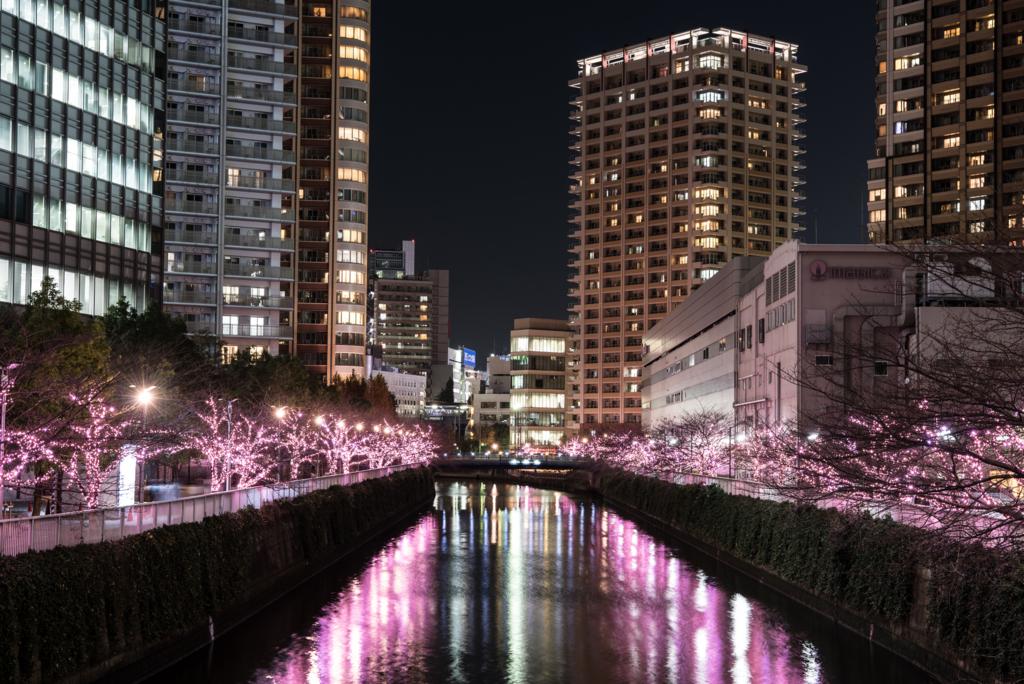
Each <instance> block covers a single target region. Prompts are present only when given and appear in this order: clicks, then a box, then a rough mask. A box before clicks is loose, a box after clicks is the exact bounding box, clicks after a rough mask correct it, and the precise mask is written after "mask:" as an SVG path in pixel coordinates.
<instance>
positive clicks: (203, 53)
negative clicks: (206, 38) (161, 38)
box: [167, 45, 220, 65]
mask: <svg viewBox="0 0 1024 684" xmlns="http://www.w3.org/2000/svg"><path fill="white" fill-rule="evenodd" d="M167 59H168V60H170V61H172V62H188V63H190V64H213V65H219V64H220V53H218V52H214V51H212V50H181V49H178V48H176V47H174V46H173V45H171V46H168V47H167Z"/></svg>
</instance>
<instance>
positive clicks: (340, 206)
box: [296, 0, 370, 380]
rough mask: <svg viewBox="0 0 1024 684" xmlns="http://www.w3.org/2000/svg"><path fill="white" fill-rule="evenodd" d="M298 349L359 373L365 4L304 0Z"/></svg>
mask: <svg viewBox="0 0 1024 684" xmlns="http://www.w3.org/2000/svg"><path fill="white" fill-rule="evenodd" d="M301 24H302V32H301V33H302V36H301V58H300V59H301V65H302V66H301V69H300V74H299V84H300V86H299V89H300V93H299V96H300V101H299V117H300V120H299V129H300V130H299V151H300V154H299V245H298V311H297V317H298V321H297V322H298V334H297V339H296V342H297V347H296V348H297V353H298V355H299V358H300V359H301V360H302V361H303V362H304V363H305V364H306V365H307V366H309V367H310V368H311V369H313V370H314V371H316V372H318V373H319V374H321V375H322V376H323V377H324V378H325V379H327V380H330V379H332V378H334V377H335V376H340V377H345V376H349V375H360V376H361V375H363V373H364V365H365V364H364V360H365V353H366V261H367V258H366V240H367V235H366V230H367V188H368V185H367V180H368V175H369V142H370V2H369V0H344V1H343V2H342V1H341V0H328V1H326V2H308V1H304V2H303V3H302V18H301Z"/></svg>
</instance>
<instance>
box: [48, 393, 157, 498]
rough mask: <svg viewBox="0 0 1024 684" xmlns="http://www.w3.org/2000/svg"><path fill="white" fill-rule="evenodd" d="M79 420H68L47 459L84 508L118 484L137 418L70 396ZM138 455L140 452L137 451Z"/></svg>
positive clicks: (86, 399) (99, 403) (104, 404)
mask: <svg viewBox="0 0 1024 684" xmlns="http://www.w3.org/2000/svg"><path fill="white" fill-rule="evenodd" d="M71 402H72V404H73V405H76V406H77V407H78V408H79V409H80V411H81V419H80V420H76V421H74V422H71V423H70V424H69V425H68V427H67V431H66V433H65V434H64V436H63V437H61V438H59V439H57V440H55V443H56V445H57V448H56V449H54V450H53V451H52V452H51V454H50V458H49V461H50V462H51V463H52V464H53V465H54V466H55V467H56V468H57V469H58V470H59V471H60V473H61V474H62V475H63V483H64V485H65V486H66V487H67V488H68V489H69V490H70V491H72V492H74V493H76V494H78V495H79V496H80V497H81V499H82V502H83V503H84V506H85V507H86V508H96V507H98V506H99V505H100V497H101V495H102V494H103V493H104V492H107V493H113V492H115V491H116V490H117V487H118V473H119V470H120V467H121V461H122V460H123V459H124V456H125V450H126V448H127V447H128V446H129V445H130V443H131V440H130V437H131V435H132V434H133V433H134V432H135V430H136V419H135V417H134V415H133V414H132V413H131V412H126V411H118V410H117V409H115V408H114V407H113V406H111V405H110V404H107V403H106V402H104V401H102V400H101V399H99V398H80V397H77V396H72V397H71ZM140 455H141V454H140Z"/></svg>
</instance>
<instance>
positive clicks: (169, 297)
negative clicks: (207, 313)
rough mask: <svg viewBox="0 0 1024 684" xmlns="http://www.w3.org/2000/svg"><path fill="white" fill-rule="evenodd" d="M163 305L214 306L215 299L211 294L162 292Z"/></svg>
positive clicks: (175, 291)
mask: <svg viewBox="0 0 1024 684" xmlns="http://www.w3.org/2000/svg"><path fill="white" fill-rule="evenodd" d="M164 303H165V304H200V305H202V306H216V305H217V297H216V296H215V295H214V294H213V293H212V292H184V291H180V290H164Z"/></svg>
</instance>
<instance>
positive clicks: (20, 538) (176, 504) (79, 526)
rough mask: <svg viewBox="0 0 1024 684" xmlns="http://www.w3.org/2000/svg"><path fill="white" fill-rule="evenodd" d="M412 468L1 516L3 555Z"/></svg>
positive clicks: (111, 536)
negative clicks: (115, 505) (88, 508)
mask: <svg viewBox="0 0 1024 684" xmlns="http://www.w3.org/2000/svg"><path fill="white" fill-rule="evenodd" d="M413 467H415V465H414V464H402V465H393V466H388V467H386V468H378V469H375V470H360V471H357V472H353V473H348V474H346V475H328V476H325V477H315V478H310V479H307V480H291V481H289V482H280V483H276V484H270V485H261V486H258V487H248V488H246V489H233V490H231V491H228V492H212V493H210V494H201V495H199V496H190V497H187V498H183V499H172V500H170V501H155V502H152V503H141V504H132V505H130V506H122V507H119V508H100V509H96V510H91V511H81V512H78V513H61V514H59V515H45V516H34V517H30V518H14V519H10V520H3V521H0V555H5V556H13V555H16V554H19V553H24V552H26V551H46V550H47V549H52V548H55V547H57V546H75V545H77V544H95V543H97V542H103V541H117V540H118V539H124V538H125V537H130V536H131V535H133V534H140V533H142V532H148V531H149V530H152V529H155V528H157V527H162V526H164V525H178V524H180V523H190V522H199V521H200V520H202V519H203V518H208V517H211V516H214V515H223V514H225V513H234V512H236V511H240V510H242V509H243V508H260V507H262V506H264V505H266V504H269V503H273V502H274V501H281V500H284V499H293V498H295V497H299V496H303V495H305V494H309V493H311V492H315V491H318V490H321V489H327V488H328V487H334V486H336V485H342V486H344V485H352V484H356V483H357V482H363V481H364V480H372V479H374V478H378V477H387V476H388V475H392V474H394V473H397V472H399V471H402V470H406V469H408V468H413Z"/></svg>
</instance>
